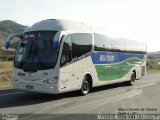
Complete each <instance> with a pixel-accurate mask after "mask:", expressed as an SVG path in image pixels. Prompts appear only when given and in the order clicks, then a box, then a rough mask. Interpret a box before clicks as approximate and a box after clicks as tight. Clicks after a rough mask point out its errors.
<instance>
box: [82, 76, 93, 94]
mask: <svg viewBox="0 0 160 120" xmlns="http://www.w3.org/2000/svg"><path fill="white" fill-rule="evenodd" d="M90 90H91V82H90V80H89V78H88V77H87V76H85V77H84V80H83V83H82V87H81V95H87V94H88V93H89V92H90Z"/></svg>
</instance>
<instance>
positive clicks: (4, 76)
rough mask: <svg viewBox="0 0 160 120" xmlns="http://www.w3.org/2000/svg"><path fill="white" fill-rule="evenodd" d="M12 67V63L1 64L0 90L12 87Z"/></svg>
mask: <svg viewBox="0 0 160 120" xmlns="http://www.w3.org/2000/svg"><path fill="white" fill-rule="evenodd" d="M12 66H13V63H12V62H10V61H3V62H0V88H5V87H12Z"/></svg>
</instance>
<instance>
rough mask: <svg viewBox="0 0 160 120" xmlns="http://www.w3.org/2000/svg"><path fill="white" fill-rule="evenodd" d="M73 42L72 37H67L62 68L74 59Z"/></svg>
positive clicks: (61, 62) (61, 63)
mask: <svg viewBox="0 0 160 120" xmlns="http://www.w3.org/2000/svg"><path fill="white" fill-rule="evenodd" d="M71 53H72V42H71V37H70V36H67V37H66V38H65V40H64V44H63V50H62V54H61V61H60V66H63V65H65V64H66V63H68V62H70V61H71V58H72V54H71Z"/></svg>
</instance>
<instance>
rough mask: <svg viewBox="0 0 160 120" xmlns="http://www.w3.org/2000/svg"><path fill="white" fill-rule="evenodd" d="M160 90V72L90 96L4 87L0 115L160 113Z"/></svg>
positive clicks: (98, 90) (92, 93)
mask: <svg viewBox="0 0 160 120" xmlns="http://www.w3.org/2000/svg"><path fill="white" fill-rule="evenodd" d="M159 91H160V74H151V75H146V76H145V77H143V78H142V79H140V80H136V82H135V84H134V86H127V85H126V84H125V83H120V84H114V85H106V86H102V87H97V88H94V89H93V90H92V92H91V93H90V94H88V95H86V96H80V95H79V94H78V92H69V93H63V94H59V95H49V94H38V93H32V94H29V93H25V92H18V91H14V90H12V89H8V90H0V114H6V113H9V114H32V115H33V114H37V115H39V116H40V115H43V116H44V115H47V116H50V114H63V115H65V118H67V117H66V114H79V115H80V116H81V117H83V114H109V113H110V114H123V113H138V114H140V113H144V114H146V113H149V114H152V113H153V114H155V113H159V114H160V94H159ZM51 117H53V116H50V117H48V118H51ZM58 117H59V116H58ZM74 117H75V116H74ZM90 117H91V116H88V119H89V118H90ZM94 117H95V116H94ZM32 118H34V117H33V116H32ZM36 118H37V117H36ZM40 118H42V116H41V117H40ZM0 119H1V118H0ZM68 119H70V118H69V117H68ZM75 119H76V118H75Z"/></svg>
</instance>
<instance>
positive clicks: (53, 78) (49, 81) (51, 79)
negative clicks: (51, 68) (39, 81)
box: [43, 76, 58, 84]
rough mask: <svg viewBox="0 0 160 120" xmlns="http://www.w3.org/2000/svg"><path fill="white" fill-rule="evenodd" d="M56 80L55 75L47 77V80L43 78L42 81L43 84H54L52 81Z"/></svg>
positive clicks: (55, 81)
mask: <svg viewBox="0 0 160 120" xmlns="http://www.w3.org/2000/svg"><path fill="white" fill-rule="evenodd" d="M57 80H58V77H57V76H55V77H52V78H49V79H47V80H44V81H43V83H45V84H54V83H57Z"/></svg>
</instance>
